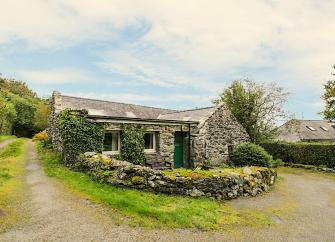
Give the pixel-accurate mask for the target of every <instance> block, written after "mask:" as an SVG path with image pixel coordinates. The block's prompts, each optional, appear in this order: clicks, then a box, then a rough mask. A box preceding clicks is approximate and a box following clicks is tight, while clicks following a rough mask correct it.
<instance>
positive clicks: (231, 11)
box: [0, 0, 335, 119]
mask: <svg viewBox="0 0 335 242" xmlns="http://www.w3.org/2000/svg"><path fill="white" fill-rule="evenodd" d="M0 6H1V14H0V73H2V76H3V77H7V78H15V79H19V80H22V81H25V82H27V83H28V85H29V86H30V87H31V88H32V89H34V90H35V91H36V92H37V93H38V95H39V96H43V97H47V96H50V95H51V93H52V91H53V90H57V91H60V92H62V93H64V94H67V95H72V96H81V97H88V98H95V99H105V100H112V101H120V102H127V103H136V104H144V105H150V106H157V107H165V108H173V109H190V108H195V107H206V106H210V105H211V100H212V99H213V98H215V97H217V96H218V94H219V93H220V92H221V91H222V90H223V89H224V88H225V87H227V86H229V84H230V83H231V81H232V80H237V79H245V78H248V79H251V80H254V81H256V82H259V83H272V82H275V83H277V85H279V86H282V87H284V88H285V89H286V90H287V91H289V92H290V93H291V94H290V96H289V99H288V102H287V104H286V106H285V108H286V110H287V111H289V112H291V113H292V114H294V115H295V116H296V118H302V117H303V118H305V119H320V118H321V116H319V115H318V112H320V111H321V110H322V108H323V102H322V100H321V98H320V97H321V96H322V93H323V84H324V83H325V82H326V81H327V80H329V79H331V72H332V66H333V65H334V64H335V32H334V30H335V14H334V13H335V0H322V1H320V0H295V1H292V0H280V1H279V0H278V1H276V0H244V1H242V0H234V1H228V0H159V1H157V0H133V1H131V0H95V1H92V0H20V1H17V0H0Z"/></svg>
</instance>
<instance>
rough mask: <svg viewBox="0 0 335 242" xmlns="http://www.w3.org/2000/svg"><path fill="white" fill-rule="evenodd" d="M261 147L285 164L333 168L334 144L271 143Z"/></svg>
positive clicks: (334, 157) (334, 162) (334, 160)
mask: <svg viewBox="0 0 335 242" xmlns="http://www.w3.org/2000/svg"><path fill="white" fill-rule="evenodd" d="M262 146H263V147H264V148H265V150H267V152H269V153H270V154H271V155H272V156H273V157H274V158H275V159H282V160H283V161H284V162H286V163H295V164H304V165H314V166H326V167H330V168H335V155H334V154H335V144H332V143H316V142H315V143H307V142H299V143H287V142H271V143H264V144H262Z"/></svg>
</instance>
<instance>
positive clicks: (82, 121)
mask: <svg viewBox="0 0 335 242" xmlns="http://www.w3.org/2000/svg"><path fill="white" fill-rule="evenodd" d="M87 114H88V113H87V111H86V110H79V111H78V110H76V111H74V110H70V109H65V110H64V111H62V112H61V113H60V116H59V127H60V135H61V138H62V141H63V147H62V148H63V153H62V154H63V161H64V163H66V164H71V163H75V162H76V159H77V157H78V155H79V154H80V153H83V152H87V151H95V152H101V151H102V143H103V138H104V130H103V126H102V124H100V123H96V122H93V121H91V120H89V119H88V118H87Z"/></svg>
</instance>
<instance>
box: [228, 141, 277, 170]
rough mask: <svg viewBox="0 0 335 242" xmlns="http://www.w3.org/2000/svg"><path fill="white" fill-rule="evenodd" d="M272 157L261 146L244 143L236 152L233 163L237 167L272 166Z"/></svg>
mask: <svg viewBox="0 0 335 242" xmlns="http://www.w3.org/2000/svg"><path fill="white" fill-rule="evenodd" d="M271 162H272V156H271V155H270V154H268V153H267V152H266V151H265V150H264V149H263V148H262V147H261V146H259V145H256V144H253V143H244V144H241V145H239V146H237V148H236V149H235V150H234V152H233V156H232V163H233V165H235V166H271Z"/></svg>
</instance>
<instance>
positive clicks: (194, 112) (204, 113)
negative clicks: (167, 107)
mask: <svg viewBox="0 0 335 242" xmlns="http://www.w3.org/2000/svg"><path fill="white" fill-rule="evenodd" d="M214 111H215V107H206V108H198V109H191V110H184V111H176V112H171V113H167V114H161V115H159V116H158V119H167V120H181V121H196V122H200V121H202V120H204V119H206V118H208V117H209V116H210V115H211V114H212V113H213V112H214Z"/></svg>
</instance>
